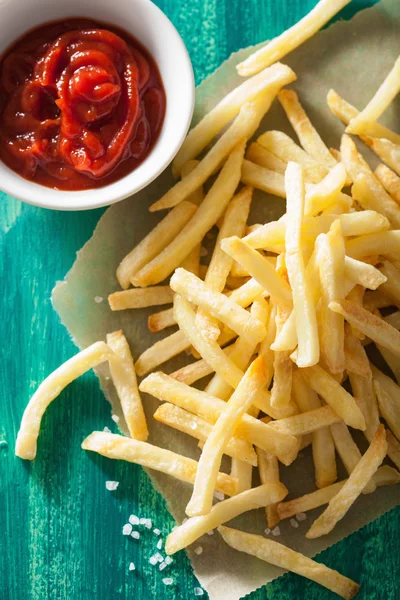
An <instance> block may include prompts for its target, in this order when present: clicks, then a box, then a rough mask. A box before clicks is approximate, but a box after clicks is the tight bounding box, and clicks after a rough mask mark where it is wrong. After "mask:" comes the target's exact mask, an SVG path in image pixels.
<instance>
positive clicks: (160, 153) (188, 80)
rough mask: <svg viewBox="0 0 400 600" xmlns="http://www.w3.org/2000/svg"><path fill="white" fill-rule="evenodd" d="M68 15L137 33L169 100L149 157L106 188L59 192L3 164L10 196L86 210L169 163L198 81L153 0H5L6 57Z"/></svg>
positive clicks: (134, 187)
mask: <svg viewBox="0 0 400 600" xmlns="http://www.w3.org/2000/svg"><path fill="white" fill-rule="evenodd" d="M68 17H86V18H90V19H93V20H98V21H101V22H103V23H105V24H107V23H110V25H116V26H118V27H121V28H122V29H125V30H126V31H128V32H129V33H131V34H132V35H133V36H134V37H135V38H136V39H137V40H138V41H139V42H140V43H141V44H142V45H143V46H144V47H145V48H146V49H147V50H148V51H149V52H150V54H151V55H152V56H153V58H154V60H155V62H156V63H157V65H158V68H159V70H160V74H161V78H162V81H163V84H164V89H165V93H166V97H167V106H166V113H165V119H164V124H163V127H162V130H161V132H160V135H159V138H158V140H157V142H156V144H155V146H154V148H153V149H152V151H151V152H150V154H149V156H148V157H147V158H146V159H145V161H144V162H143V163H142V164H141V165H139V167H138V168H137V169H135V170H134V171H133V172H132V173H129V174H128V175H126V176H125V177H123V178H122V179H120V180H119V181H116V182H115V183H112V184H110V185H107V186H105V187H101V188H96V189H93V190H84V191H80V192H69V191H59V190H53V189H50V188H47V187H44V186H42V185H38V184H36V183H33V182H31V181H28V180H26V179H24V178H23V177H20V176H19V175H18V174H17V173H15V172H14V171H12V170H11V169H9V168H8V167H7V166H6V165H5V164H4V163H3V162H1V161H0V189H2V190H3V191H4V192H6V193H7V194H9V195H10V196H14V197H15V198H18V199H19V200H23V201H24V202H28V203H29V204H35V205H36V206H42V207H45V208H53V209H58V210H83V209H89V208H97V207H99V206H107V205H109V204H113V203H114V202H118V201H119V200H122V199H123V198H127V197H128V196H131V195H132V194H134V193H135V192H138V191H139V190H141V189H142V188H144V187H145V186H146V185H148V184H149V183H150V182H151V181H153V179H155V178H156V177H157V176H158V175H159V174H160V173H161V172H162V171H163V170H164V169H165V168H166V167H167V166H168V165H169V163H170V162H171V161H172V159H173V158H174V156H175V154H176V153H177V151H178V150H179V148H180V146H181V144H182V142H183V140H184V138H185V135H186V133H187V130H188V128H189V125H190V121H191V118H192V113H193V107H194V78H193V70H192V65H191V62H190V58H189V55H188V52H187V50H186V48H185V45H184V43H183V41H182V38H181V37H180V35H179V34H178V32H177V31H176V29H175V27H174V26H173V25H172V23H171V21H170V20H169V19H168V18H167V17H166V16H165V15H164V13H163V12H162V11H161V10H160V9H159V8H158V7H157V6H156V5H155V4H153V3H152V2H150V0H68V1H67V2H65V0H0V55H1V54H2V53H3V52H4V51H5V50H6V49H7V48H8V47H9V46H10V44H12V42H14V41H15V40H16V39H17V38H19V37H20V36H21V35H23V34H24V33H25V32H27V31H28V30H30V29H32V28H34V27H37V26H38V25H41V24H43V23H47V22H49V21H55V20H58V19H63V18H68Z"/></svg>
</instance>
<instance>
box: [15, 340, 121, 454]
mask: <svg viewBox="0 0 400 600" xmlns="http://www.w3.org/2000/svg"><path fill="white" fill-rule="evenodd" d="M113 359H114V360H115V359H116V360H118V359H117V357H116V355H115V354H114V352H113V351H112V350H111V349H110V348H109V347H108V346H107V344H105V343H104V342H96V343H95V344H92V345H91V346H89V347H88V348H85V349H84V350H82V351H81V352H78V354H76V355H75V356H72V357H71V358H70V359H69V360H67V361H66V362H65V363H64V364H62V365H61V366H60V367H58V369H56V370H55V371H53V373H50V375H49V376H48V377H46V379H45V380H44V381H42V383H41V384H40V385H39V387H38V389H37V390H36V392H35V393H34V394H33V396H32V398H31V399H30V400H29V403H28V406H27V407H26V408H25V410H24V414H23V416H22V420H21V425H20V428H19V431H18V435H17V441H16V443H15V454H16V456H19V457H20V458H25V459H26V460H33V459H34V458H35V457H36V450H37V438H38V436H39V430H40V423H41V421H42V417H43V415H44V413H45V411H46V408H47V407H48V406H49V404H51V403H52V402H53V400H55V398H57V396H59V395H60V394H61V392H62V391H63V389H64V388H66V387H67V385H68V384H69V383H71V381H74V379H77V378H78V377H80V376H81V375H83V374H84V373H86V371H89V369H94V368H95V367H97V366H98V365H100V364H101V363H103V362H106V361H110V360H113Z"/></svg>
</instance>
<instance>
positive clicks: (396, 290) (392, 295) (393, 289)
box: [380, 260, 400, 306]
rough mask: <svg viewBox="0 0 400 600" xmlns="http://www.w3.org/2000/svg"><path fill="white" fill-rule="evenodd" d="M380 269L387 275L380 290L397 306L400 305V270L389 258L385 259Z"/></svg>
mask: <svg viewBox="0 0 400 600" xmlns="http://www.w3.org/2000/svg"><path fill="white" fill-rule="evenodd" d="M380 271H381V272H382V274H383V276H384V277H386V281H385V282H383V283H382V286H381V289H380V291H381V292H383V293H384V294H385V296H387V297H388V298H389V299H391V300H393V302H394V304H395V305H396V306H400V281H399V279H400V271H399V270H398V269H396V267H395V266H394V265H393V264H392V263H391V262H390V261H387V260H385V261H383V264H382V266H381V267H380Z"/></svg>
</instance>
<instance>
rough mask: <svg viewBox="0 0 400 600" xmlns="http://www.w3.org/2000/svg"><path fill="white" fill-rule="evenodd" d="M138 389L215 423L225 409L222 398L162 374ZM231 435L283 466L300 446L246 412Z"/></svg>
mask: <svg viewBox="0 0 400 600" xmlns="http://www.w3.org/2000/svg"><path fill="white" fill-rule="evenodd" d="M139 389H140V391H141V392H146V393H148V394H151V395H152V396H154V397H155V398H158V399H159V400H163V401H165V402H171V403H172V404H175V405H176V406H180V407H181V408H184V409H185V410H187V411H189V412H192V413H194V414H197V415H199V416H200V417H202V418H203V419H205V420H206V421H208V422H210V423H216V421H217V419H218V417H219V415H220V414H221V413H222V412H223V410H224V409H225V408H226V403H225V402H224V401H223V400H220V399H219V398H214V397H213V396H210V395H209V394H207V393H206V392H201V391H200V390H197V389H196V388H193V387H190V386H188V385H186V384H184V383H182V382H180V381H176V380H175V379H173V378H172V377H170V376H168V375H165V374H164V373H152V374H151V375H148V376H147V377H146V379H144V380H143V381H142V382H141V384H140V386H139ZM235 436H237V437H240V438H243V439H245V440H248V441H249V442H251V443H252V444H254V445H255V446H258V447H259V448H261V449H262V450H265V451H266V452H268V453H269V454H273V455H274V456H277V457H278V458H279V460H280V461H281V462H282V463H283V464H285V465H289V464H291V463H292V462H293V460H294V459H295V458H296V456H297V453H298V450H299V446H300V444H299V442H298V440H297V439H296V438H295V437H293V436H290V435H287V434H283V433H281V432H280V431H274V430H273V429H271V428H270V426H269V425H267V424H265V423H263V422H262V421H260V420H258V419H255V418H254V417H252V416H250V415H247V414H246V415H244V416H243V417H242V419H241V421H240V422H239V423H238V425H237V427H236V429H235Z"/></svg>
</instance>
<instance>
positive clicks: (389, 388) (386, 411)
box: [372, 366, 400, 440]
mask: <svg viewBox="0 0 400 600" xmlns="http://www.w3.org/2000/svg"><path fill="white" fill-rule="evenodd" d="M372 374H373V378H374V389H375V393H376V397H377V399H378V406H379V412H380V413H381V415H382V417H383V418H384V419H385V421H386V423H387V424H388V426H389V427H390V429H391V431H392V433H394V435H395V436H396V437H397V439H398V440H400V414H399V404H400V388H399V386H398V385H397V384H396V383H395V382H394V381H393V379H391V378H390V377H388V376H387V375H385V374H384V373H382V371H380V370H379V369H377V368H376V367H374V366H373V367H372Z"/></svg>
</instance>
